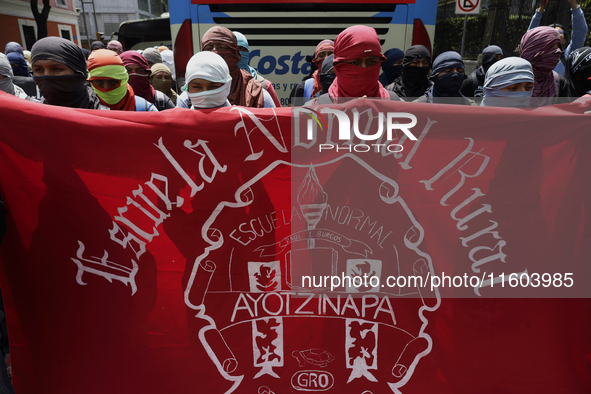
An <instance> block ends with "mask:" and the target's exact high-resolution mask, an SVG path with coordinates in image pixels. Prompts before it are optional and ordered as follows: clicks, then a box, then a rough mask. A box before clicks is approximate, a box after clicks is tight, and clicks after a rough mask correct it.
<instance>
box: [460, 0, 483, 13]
mask: <svg viewBox="0 0 591 394" xmlns="http://www.w3.org/2000/svg"><path fill="white" fill-rule="evenodd" d="M478 13H480V0H456V15H472V14H478Z"/></svg>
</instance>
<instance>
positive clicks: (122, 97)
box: [88, 49, 158, 112]
mask: <svg viewBox="0 0 591 394" xmlns="http://www.w3.org/2000/svg"><path fill="white" fill-rule="evenodd" d="M88 75H89V76H88V81H89V82H90V83H91V85H92V88H93V89H94V91H95V93H96V94H97V96H98V97H99V99H100V100H101V103H102V104H103V105H105V106H107V107H109V109H111V110H116V111H156V112H157V111H158V110H157V109H156V107H155V106H154V105H153V104H151V103H149V102H147V101H146V100H145V99H143V98H142V97H140V96H136V95H135V94H134V92H133V88H132V87H131V86H130V85H129V84H128V83H127V81H128V80H129V75H128V74H127V70H126V69H125V65H124V64H123V61H122V60H121V58H120V57H119V55H117V54H116V53H115V52H114V51H110V50H108V49H97V50H96V51H94V52H92V54H91V55H90V57H89V58H88Z"/></svg>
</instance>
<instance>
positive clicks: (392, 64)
mask: <svg viewBox="0 0 591 394" xmlns="http://www.w3.org/2000/svg"><path fill="white" fill-rule="evenodd" d="M384 56H386V61H385V62H383V63H382V75H380V83H381V84H382V86H384V87H385V86H388V85H390V84H391V83H392V82H394V81H395V80H396V79H397V78H398V77H399V76H400V74H401V73H402V59H404V52H403V51H402V50H400V49H398V48H392V49H388V50H387V51H386V52H385V53H384Z"/></svg>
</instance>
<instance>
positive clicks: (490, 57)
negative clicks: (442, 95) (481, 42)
mask: <svg viewBox="0 0 591 394" xmlns="http://www.w3.org/2000/svg"><path fill="white" fill-rule="evenodd" d="M502 58H503V50H502V49H501V48H500V47H498V46H496V45H489V46H487V47H486V48H484V49H483V50H482V65H481V66H480V67H478V68H477V69H476V70H474V71H473V72H472V74H470V75H469V76H468V78H466V80H465V81H464V82H463V83H462V88H461V89H460V92H461V93H462V95H464V96H466V97H478V101H477V103H480V100H482V97H483V96H484V78H485V77H486V72H487V71H488V69H489V68H490V66H492V65H493V64H495V63H496V62H498V61H499V60H501V59H502Z"/></svg>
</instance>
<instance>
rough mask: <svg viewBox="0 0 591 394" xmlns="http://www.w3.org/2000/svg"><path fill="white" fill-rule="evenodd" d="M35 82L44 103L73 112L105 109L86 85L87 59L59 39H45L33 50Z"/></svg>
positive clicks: (74, 46)
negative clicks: (75, 109)
mask: <svg viewBox="0 0 591 394" xmlns="http://www.w3.org/2000/svg"><path fill="white" fill-rule="evenodd" d="M31 60H32V61H33V79H34V80H35V83H36V84H37V86H38V87H39V90H40V91H41V95H42V96H43V97H42V99H41V102H42V103H44V104H49V105H58V106H62V107H70V108H87V109H106V107H105V106H103V105H102V104H101V102H100V100H99V98H98V96H97V95H96V94H95V93H94V90H93V89H92V87H90V85H89V84H88V83H87V82H86V78H87V71H86V59H85V58H84V54H83V53H82V50H81V49H80V47H78V46H77V45H76V44H74V43H73V42H72V41H69V40H66V39H64V38H60V37H45V38H42V39H40V40H39V41H37V42H36V43H35V45H33V48H32V49H31Z"/></svg>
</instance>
